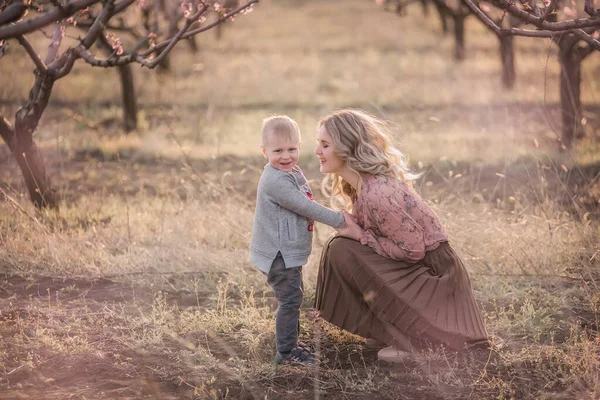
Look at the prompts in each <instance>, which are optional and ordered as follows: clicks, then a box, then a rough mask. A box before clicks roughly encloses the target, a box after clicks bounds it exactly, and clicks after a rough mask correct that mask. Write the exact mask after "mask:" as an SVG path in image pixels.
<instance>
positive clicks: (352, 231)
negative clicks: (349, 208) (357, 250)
mask: <svg viewBox="0 0 600 400" xmlns="http://www.w3.org/2000/svg"><path fill="white" fill-rule="evenodd" d="M342 213H343V214H344V220H345V222H346V226H345V227H344V228H343V229H338V230H337V231H338V234H337V236H344V237H347V238H350V239H354V240H360V236H361V235H362V233H363V230H362V228H361V227H360V226H358V224H357V223H356V221H354V218H353V217H352V215H351V214H348V213H347V212H346V211H342Z"/></svg>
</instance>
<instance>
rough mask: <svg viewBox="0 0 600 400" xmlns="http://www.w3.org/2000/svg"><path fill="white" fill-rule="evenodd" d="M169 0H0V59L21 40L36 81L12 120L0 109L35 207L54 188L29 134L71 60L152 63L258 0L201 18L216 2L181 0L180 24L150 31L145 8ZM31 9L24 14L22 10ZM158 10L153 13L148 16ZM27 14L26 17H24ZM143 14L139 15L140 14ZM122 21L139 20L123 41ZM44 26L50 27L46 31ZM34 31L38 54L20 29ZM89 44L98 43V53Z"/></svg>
mask: <svg viewBox="0 0 600 400" xmlns="http://www.w3.org/2000/svg"><path fill="white" fill-rule="evenodd" d="M161 1H168V0H27V1H25V0H0V11H1V12H0V57H2V59H0V62H1V61H3V60H4V59H7V58H8V56H7V55H6V53H7V49H8V44H9V43H10V42H16V43H18V44H19V45H20V46H22V47H23V48H24V49H25V51H26V53H27V55H28V56H29V58H30V59H31V61H32V64H33V65H34V66H35V70H34V72H33V73H34V75H35V80H34V83H33V86H32V88H31V90H30V92H29V99H28V100H27V102H26V103H25V104H23V105H22V106H21V107H20V108H19V109H18V110H17V112H16V114H15V119H14V124H11V123H10V121H9V120H8V119H6V118H5V117H4V116H3V115H2V114H1V113H0V136H2V139H3V140H4V141H5V142H6V144H7V145H8V147H9V149H10V151H11V153H12V154H13V156H14V157H15V159H16V161H17V164H18V165H19V168H20V170H21V172H22V174H23V177H24V180H25V184H26V186H27V189H28V192H29V195H30V198H31V201H32V202H33V204H34V205H35V206H36V207H37V208H45V207H48V208H53V209H57V208H58V198H57V195H56V191H55V190H54V188H53V187H52V185H51V182H50V179H49V177H48V176H47V174H46V170H45V166H44V162H43V159H42V157H41V154H40V152H39V151H38V148H37V146H36V144H35V142H34V140H33V133H34V132H35V131H36V129H37V127H38V123H39V121H40V118H41V116H42V114H43V112H44V110H45V108H46V106H47V105H48V101H49V100H50V97H51V95H52V88H53V85H54V83H55V82H56V81H57V80H59V79H62V78H65V77H67V76H69V73H70V72H71V70H72V68H73V66H74V64H75V63H76V62H83V63H87V64H89V65H91V66H93V67H103V68H112V67H117V68H121V67H125V66H128V65H130V64H133V63H137V64H140V65H141V66H143V67H146V68H150V69H153V68H155V67H156V66H157V65H159V64H160V62H161V61H162V60H164V59H165V58H166V57H167V56H168V54H169V53H170V51H171V50H172V49H173V48H174V47H175V46H176V45H177V44H178V43H179V42H180V41H182V40H186V39H189V38H192V37H194V36H196V35H198V34H200V33H202V32H205V31H208V30H210V29H212V28H214V27H216V26H218V25H219V24H221V23H223V22H224V21H227V20H230V19H232V18H234V17H235V16H236V15H240V14H246V13H248V12H250V11H251V10H252V7H253V5H254V4H255V3H257V2H258V0H243V1H242V2H241V4H240V5H239V6H237V7H235V8H233V9H231V10H229V11H228V12H222V13H220V12H218V14H217V15H218V17H217V18H214V19H212V20H210V21H209V20H207V17H206V16H207V14H208V12H209V11H215V10H216V9H219V8H220V3H219V2H218V1H214V0H185V1H183V2H181V3H180V4H179V6H180V9H181V14H182V19H181V26H179V25H178V29H177V31H176V32H175V31H174V30H172V31H166V32H162V31H155V27H156V26H157V24H156V23H155V21H151V20H150V16H152V15H153V14H152V13H149V12H148V11H147V10H148V8H149V7H150V8H152V7H158V4H160V2H161ZM29 13H31V15H27V14H29ZM156 14H157V13H154V16H155V18H157V17H156ZM26 15H27V17H26ZM145 15H146V17H145ZM128 21H142V22H143V23H142V25H143V28H139V27H138V28H136V32H138V40H137V41H135V42H134V43H132V44H131V45H125V44H124V43H123V41H122V40H121V37H120V34H121V33H123V32H124V31H129V32H131V31H133V30H134V29H133V28H132V26H133V25H131V26H130V25H127V23H128ZM74 29H83V34H82V35H81V36H80V37H79V39H78V43H77V44H76V45H74V46H69V47H68V48H67V49H64V51H62V53H61V51H60V47H61V43H62V41H63V38H64V37H65V35H66V33H67V31H70V30H74ZM48 30H51V31H52V32H53V33H51V34H47V33H46V31H48ZM36 31H41V32H42V33H46V35H47V38H48V39H47V40H48V42H47V52H46V55H45V57H41V56H40V55H39V54H38V53H37V52H36V51H35V49H34V48H33V46H32V45H31V43H30V42H29V41H28V39H27V35H28V34H31V33H33V32H36ZM94 44H98V45H99V46H100V47H101V48H105V49H106V51H105V53H106V55H105V56H103V57H102V56H99V55H98V54H94V53H93V52H92V50H91V48H92V46H93V45H94Z"/></svg>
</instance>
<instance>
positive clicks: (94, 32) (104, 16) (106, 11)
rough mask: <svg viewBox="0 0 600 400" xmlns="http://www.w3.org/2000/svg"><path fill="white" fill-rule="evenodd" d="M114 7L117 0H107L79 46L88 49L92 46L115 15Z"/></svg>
mask: <svg viewBox="0 0 600 400" xmlns="http://www.w3.org/2000/svg"><path fill="white" fill-rule="evenodd" d="M114 8H115V0H107V1H106V3H105V4H104V6H103V7H102V11H100V14H98V17H97V18H96V20H95V21H94V23H93V24H92V27H91V28H90V29H89V30H88V33H87V34H86V35H85V37H84V38H83V40H82V41H81V43H80V44H79V46H83V47H85V48H86V49H89V48H90V47H92V45H93V44H94V42H95V41H96V39H98V35H100V34H101V33H102V31H103V30H104V26H105V25H106V23H107V22H108V20H109V19H110V18H111V17H112V16H113V15H114V14H113V11H114Z"/></svg>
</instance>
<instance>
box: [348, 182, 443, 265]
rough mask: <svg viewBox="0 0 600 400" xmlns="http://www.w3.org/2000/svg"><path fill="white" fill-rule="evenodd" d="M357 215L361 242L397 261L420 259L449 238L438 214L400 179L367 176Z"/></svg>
mask: <svg viewBox="0 0 600 400" xmlns="http://www.w3.org/2000/svg"><path fill="white" fill-rule="evenodd" d="M354 216H355V218H356V221H357V223H358V225H359V226H360V227H361V228H362V229H363V230H364V232H363V234H362V235H361V237H360V242H361V243H362V244H364V245H367V246H369V247H371V248H372V249H373V250H375V252H376V253H377V254H380V255H382V256H385V257H389V258H391V259H394V260H402V261H410V262H416V261H419V260H421V259H423V257H425V252H426V251H429V250H433V249H435V248H437V247H438V246H439V244H440V243H441V242H444V241H447V240H448V234H447V233H446V230H445V228H444V227H443V226H442V224H441V222H440V220H439V218H438V216H437V215H436V213H435V212H434V211H433V210H432V209H431V207H429V205H427V203H425V201H424V200H423V199H422V198H421V196H419V195H418V194H417V192H415V191H414V190H413V189H412V188H411V187H410V186H409V185H408V184H406V182H403V181H402V180H400V179H393V178H389V177H386V176H381V175H368V176H366V177H365V178H363V182H362V185H361V192H360V195H359V196H358V198H357V199H356V200H355V202H354Z"/></svg>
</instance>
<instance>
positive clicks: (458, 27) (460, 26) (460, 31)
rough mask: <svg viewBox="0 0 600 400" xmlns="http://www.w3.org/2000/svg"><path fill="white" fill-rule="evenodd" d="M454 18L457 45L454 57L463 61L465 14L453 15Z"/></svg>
mask: <svg viewBox="0 0 600 400" xmlns="http://www.w3.org/2000/svg"><path fill="white" fill-rule="evenodd" d="M452 18H453V19H454V40H455V42H456V43H455V44H456V47H455V49H454V58H455V59H456V60H457V61H462V60H464V58H465V18H466V16H464V15H453V16H452Z"/></svg>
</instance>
